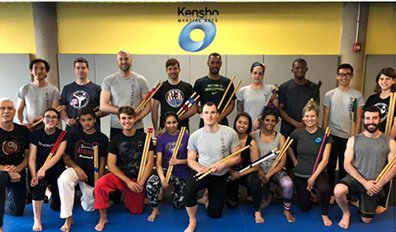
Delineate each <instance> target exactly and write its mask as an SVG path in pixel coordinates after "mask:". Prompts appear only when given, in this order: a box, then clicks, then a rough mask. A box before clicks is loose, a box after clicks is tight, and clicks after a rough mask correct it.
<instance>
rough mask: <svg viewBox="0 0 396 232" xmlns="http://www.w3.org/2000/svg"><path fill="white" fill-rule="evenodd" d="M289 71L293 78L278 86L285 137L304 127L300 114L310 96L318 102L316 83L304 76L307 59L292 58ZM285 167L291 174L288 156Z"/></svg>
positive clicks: (291, 165) (291, 166) (290, 162)
mask: <svg viewBox="0 0 396 232" xmlns="http://www.w3.org/2000/svg"><path fill="white" fill-rule="evenodd" d="M291 71H292V73H293V75H294V76H293V79H291V80H289V81H286V82H285V83H283V84H281V85H280V86H279V114H280V116H281V118H282V121H281V131H280V132H281V134H282V135H283V136H285V137H288V136H289V135H290V133H291V132H292V131H293V130H294V129H296V128H303V127H304V123H303V122H302V121H301V115H302V110H303V108H304V106H305V104H307V102H308V101H309V100H310V99H311V98H313V99H314V101H315V102H317V103H318V104H319V102H320V99H319V96H320V93H319V92H320V91H317V92H316V93H315V90H316V89H317V84H315V83H313V82H311V81H310V80H308V79H306V78H305V74H306V73H307V71H308V67H307V61H305V60H304V59H302V58H298V59H296V60H294V61H293V63H292V69H291ZM293 149H294V146H293ZM286 168H287V169H288V173H289V174H290V175H292V174H293V173H292V168H293V161H292V160H291V158H289V157H288V158H287V159H286Z"/></svg>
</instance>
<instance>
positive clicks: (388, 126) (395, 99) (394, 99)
mask: <svg viewBox="0 0 396 232" xmlns="http://www.w3.org/2000/svg"><path fill="white" fill-rule="evenodd" d="M395 105H396V93H392V94H391V95H390V99H389V107H388V115H387V119H386V125H385V134H387V135H390V133H391V130H392V124H393V123H395V122H393V115H394V113H395Z"/></svg>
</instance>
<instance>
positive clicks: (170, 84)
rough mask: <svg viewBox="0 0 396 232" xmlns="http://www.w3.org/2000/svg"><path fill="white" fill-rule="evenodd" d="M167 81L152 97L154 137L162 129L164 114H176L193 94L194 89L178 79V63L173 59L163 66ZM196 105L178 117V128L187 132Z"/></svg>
mask: <svg viewBox="0 0 396 232" xmlns="http://www.w3.org/2000/svg"><path fill="white" fill-rule="evenodd" d="M165 68H166V70H165V71H166V73H167V74H168V80H167V81H164V82H163V83H162V86H161V87H160V88H159V90H158V92H157V93H156V94H155V95H154V96H153V99H154V100H153V108H152V114H151V116H152V121H153V127H154V131H155V136H158V134H159V128H162V127H164V121H165V114H166V113H167V112H169V111H172V112H175V113H176V112H177V111H179V109H180V108H181V107H182V106H183V104H184V102H185V101H186V100H187V99H188V98H189V97H190V96H191V95H192V94H193V92H194V89H193V88H192V86H191V84H190V83H187V82H184V81H182V80H180V79H179V73H180V63H179V61H177V60H176V59H174V58H171V59H169V60H167V61H166V64H165ZM159 105H161V117H160V126H159V127H158V106H159ZM196 112H197V111H196V104H194V105H193V106H192V107H191V109H190V110H188V111H187V112H186V113H184V114H183V115H182V116H180V117H179V120H180V123H179V127H183V126H185V127H186V128H187V130H189V124H188V121H189V120H188V119H189V118H190V117H191V116H193V115H194V114H195V113H196Z"/></svg>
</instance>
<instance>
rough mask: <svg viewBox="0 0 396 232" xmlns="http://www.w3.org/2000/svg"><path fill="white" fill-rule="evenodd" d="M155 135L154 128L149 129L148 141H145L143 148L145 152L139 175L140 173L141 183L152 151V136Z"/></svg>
mask: <svg viewBox="0 0 396 232" xmlns="http://www.w3.org/2000/svg"><path fill="white" fill-rule="evenodd" d="M152 134H153V128H148V129H147V134H146V139H145V140H144V147H143V152H142V159H141V160H140V167H139V173H138V178H137V181H140V179H142V176H143V173H144V171H145V170H144V169H145V167H146V163H147V156H148V152H149V149H150V141H151V135H152Z"/></svg>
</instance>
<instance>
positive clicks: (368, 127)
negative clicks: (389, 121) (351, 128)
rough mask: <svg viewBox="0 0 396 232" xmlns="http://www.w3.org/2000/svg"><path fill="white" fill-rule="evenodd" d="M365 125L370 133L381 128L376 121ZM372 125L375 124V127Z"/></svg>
mask: <svg viewBox="0 0 396 232" xmlns="http://www.w3.org/2000/svg"><path fill="white" fill-rule="evenodd" d="M363 125H364V129H366V130H367V131H368V132H370V133H374V132H375V131H377V130H378V128H379V124H376V123H369V124H363ZM370 126H374V127H370Z"/></svg>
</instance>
